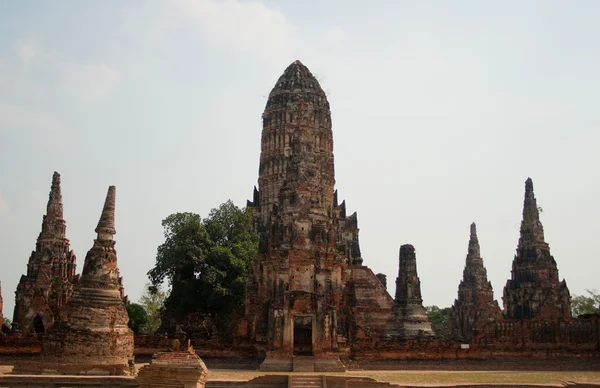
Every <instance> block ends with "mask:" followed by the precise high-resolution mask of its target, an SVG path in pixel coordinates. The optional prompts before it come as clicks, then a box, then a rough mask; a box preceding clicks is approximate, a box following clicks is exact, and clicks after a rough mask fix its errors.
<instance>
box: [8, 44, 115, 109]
mask: <svg viewBox="0 0 600 388" xmlns="http://www.w3.org/2000/svg"><path fill="white" fill-rule="evenodd" d="M15 50H16V54H17V57H18V59H19V61H20V64H17V63H14V62H13V63H10V62H8V61H5V62H0V65H2V66H1V67H2V73H3V74H2V75H0V88H2V87H3V86H5V85H6V86H9V88H7V89H13V91H12V92H13V93H19V92H20V91H21V90H23V89H26V88H39V86H38V84H39V79H42V80H45V82H47V84H46V85H45V90H53V93H52V95H53V97H52V98H55V92H54V91H55V90H56V89H58V88H61V89H62V90H64V91H66V92H67V93H68V94H70V95H71V96H72V97H75V98H76V99H77V101H83V102H92V103H93V102H98V101H100V100H102V99H104V98H106V97H108V96H109V95H110V94H111V92H112V91H113V90H115V89H116V88H117V87H118V85H119V83H120V81H121V73H120V72H119V70H117V69H115V68H113V67H110V66H108V65H106V64H103V63H80V62H76V61H70V60H65V59H62V58H59V57H57V56H56V55H55V54H54V53H52V52H50V51H48V50H44V49H43V48H41V47H39V45H37V44H36V43H35V42H34V41H31V40H25V39H19V40H17V42H16V43H15ZM31 80H36V82H32V81H31ZM19 82H20V83H21V84H20V85H19V84H18V83H19ZM9 92H10V90H9Z"/></svg>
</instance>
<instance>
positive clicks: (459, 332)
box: [451, 223, 502, 341]
mask: <svg viewBox="0 0 600 388" xmlns="http://www.w3.org/2000/svg"><path fill="white" fill-rule="evenodd" d="M501 316H502V312H501V310H500V307H499V306H498V302H496V301H495V300H494V290H493V289H492V283H491V282H490V281H489V280H488V278H487V270H486V269H485V267H484V265H483V259H482V258H481V253H480V248H479V240H478V239H477V229H476V226H475V223H472V224H471V236H470V238H469V250H468V253H467V259H466V264H465V269H464V270H463V279H462V280H461V282H460V284H459V286H458V298H457V299H456V300H455V301H454V305H453V306H452V319H451V325H452V329H451V330H452V336H453V337H454V338H456V339H460V340H463V341H469V340H470V339H471V338H473V337H474V336H476V335H477V333H478V332H479V331H481V330H482V329H483V328H484V327H485V325H487V324H489V323H491V322H494V321H497V320H498V319H500V318H501Z"/></svg>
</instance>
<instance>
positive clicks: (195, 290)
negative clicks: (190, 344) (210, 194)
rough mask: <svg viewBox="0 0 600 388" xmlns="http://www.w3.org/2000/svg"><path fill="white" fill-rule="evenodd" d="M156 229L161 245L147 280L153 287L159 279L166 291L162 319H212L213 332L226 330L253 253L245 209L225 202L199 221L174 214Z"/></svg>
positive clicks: (239, 300)
mask: <svg viewBox="0 0 600 388" xmlns="http://www.w3.org/2000/svg"><path fill="white" fill-rule="evenodd" d="M162 226H163V228H164V235H165V242H164V243H163V244H162V245H160V246H159V247H158V251H157V254H156V264H155V266H154V268H152V269H151V270H150V271H149V272H148V276H149V277H150V280H151V282H152V285H153V286H154V287H159V286H160V285H161V284H162V283H163V281H164V280H167V281H168V282H169V285H170V286H171V292H170V294H169V296H168V297H167V298H166V300H165V314H168V315H169V316H172V317H174V318H182V317H184V316H186V315H187V314H190V313H195V312H200V313H210V314H211V315H212V316H213V317H217V318H218V320H217V322H216V324H217V326H218V327H219V329H221V330H223V329H227V327H228V325H229V323H230V322H231V319H232V318H233V316H234V315H235V313H236V312H237V311H240V309H241V308H242V307H243V306H244V291H245V285H246V282H247V280H248V269H249V268H250V266H251V265H252V263H253V262H254V259H255V257H256V253H257V248H258V235H257V234H255V233H253V232H252V214H251V212H250V210H241V209H239V208H238V207H237V206H235V205H234V204H233V202H231V201H227V202H225V203H223V204H221V205H220V206H219V207H218V208H216V209H213V210H211V212H210V214H209V215H208V217H207V218H205V219H204V220H202V219H201V218H200V216H199V215H198V214H194V213H175V214H171V215H170V216H168V217H167V218H165V219H164V220H163V222H162Z"/></svg>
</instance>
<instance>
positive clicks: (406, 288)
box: [386, 244, 434, 339]
mask: <svg viewBox="0 0 600 388" xmlns="http://www.w3.org/2000/svg"><path fill="white" fill-rule="evenodd" d="M399 256H400V257H399V269H398V277H397V278H396V297H395V298H394V309H393V312H392V317H391V320H390V323H389V324H388V330H387V332H386V334H387V336H388V337H391V338H402V339H405V338H415V337H432V336H433V335H434V334H433V330H432V329H431V323H429V318H427V311H426V310H425V307H423V298H422V297H421V281H420V280H419V276H418V275H417V257H416V255H415V248H414V247H413V246H412V245H410V244H405V245H402V246H401V247H400V255H399Z"/></svg>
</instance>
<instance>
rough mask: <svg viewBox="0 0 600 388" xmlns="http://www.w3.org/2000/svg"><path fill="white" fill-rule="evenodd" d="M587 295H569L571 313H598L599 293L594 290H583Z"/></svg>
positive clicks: (577, 314)
mask: <svg viewBox="0 0 600 388" xmlns="http://www.w3.org/2000/svg"><path fill="white" fill-rule="evenodd" d="M585 291H586V292H587V293H588V296H585V295H572V296H571V314H572V315H573V316H574V317H577V316H579V315H582V314H598V305H599V304H600V293H598V291H596V290H585Z"/></svg>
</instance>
